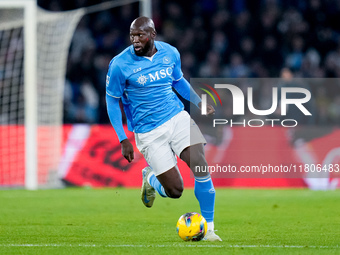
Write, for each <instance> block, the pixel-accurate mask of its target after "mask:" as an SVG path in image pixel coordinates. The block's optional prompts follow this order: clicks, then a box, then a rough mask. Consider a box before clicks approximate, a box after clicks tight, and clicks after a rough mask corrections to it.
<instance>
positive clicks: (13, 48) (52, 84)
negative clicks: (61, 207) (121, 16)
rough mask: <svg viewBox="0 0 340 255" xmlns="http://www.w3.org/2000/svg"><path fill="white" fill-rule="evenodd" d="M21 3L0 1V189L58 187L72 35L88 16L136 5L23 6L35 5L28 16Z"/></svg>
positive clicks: (119, 2)
mask: <svg viewBox="0 0 340 255" xmlns="http://www.w3.org/2000/svg"><path fill="white" fill-rule="evenodd" d="M144 1H145V0H143V2H144ZM20 2H22V3H23V4H22V6H20V4H19V3H20ZM24 2H25V1H20V0H10V1H2V2H1V1H0V188H1V187H5V188H9V187H26V188H28V189H36V188H38V187H39V188H40V187H41V188H43V187H46V188H52V187H53V188H54V187H60V186H61V183H60V180H59V178H58V167H59V164H60V162H59V161H60V155H61V141H62V117H63V116H62V113H63V93H64V84H65V72H66V64H67V57H68V52H69V47H70V43H71V39H72V36H73V33H74V30H75V28H76V26H77V24H78V22H79V20H80V19H81V18H82V16H83V15H84V14H86V13H88V12H89V11H90V12H95V11H100V10H103V8H112V7H115V6H119V5H122V4H127V3H131V2H136V1H112V2H110V3H111V5H110V3H105V5H103V4H102V5H101V6H92V7H90V8H81V9H77V10H72V11H66V12H49V11H46V10H43V9H41V8H39V7H37V6H36V3H35V1H34V0H32V1H26V2H31V3H32V2H34V9H32V8H31V13H29V11H28V8H30V7H27V5H26V4H25V3H24ZM15 4H17V5H15ZM142 6H143V5H142ZM31 7H32V6H31ZM144 11H145V5H144ZM144 14H145V12H144ZM149 14H150V13H149ZM32 28H33V30H29V29H32ZM30 31H33V33H31V32H30ZM35 31H36V33H35ZM27 60H29V61H27Z"/></svg>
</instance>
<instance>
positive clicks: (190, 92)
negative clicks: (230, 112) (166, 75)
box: [172, 47, 215, 115]
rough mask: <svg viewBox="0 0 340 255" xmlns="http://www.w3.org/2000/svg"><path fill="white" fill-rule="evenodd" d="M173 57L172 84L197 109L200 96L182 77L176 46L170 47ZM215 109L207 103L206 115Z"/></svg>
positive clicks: (199, 104) (212, 112) (199, 103)
mask: <svg viewBox="0 0 340 255" xmlns="http://www.w3.org/2000/svg"><path fill="white" fill-rule="evenodd" d="M172 50H173V57H174V62H175V66H174V70H173V73H172V77H173V79H174V81H173V83H172V86H173V87H174V89H175V90H176V91H177V92H178V94H180V95H181V96H182V97H183V98H184V99H186V100H188V101H189V102H192V103H193V104H195V105H196V106H197V107H198V108H199V109H201V98H200V97H199V96H198V95H197V93H196V92H195V90H194V89H193V88H192V87H191V85H190V83H189V82H188V81H187V80H186V79H185V78H184V77H183V72H182V69H181V57H180V54H179V52H178V50H177V49H176V48H174V47H173V48H172ZM214 113H215V109H214V107H213V106H212V105H210V104H207V115H210V114H214Z"/></svg>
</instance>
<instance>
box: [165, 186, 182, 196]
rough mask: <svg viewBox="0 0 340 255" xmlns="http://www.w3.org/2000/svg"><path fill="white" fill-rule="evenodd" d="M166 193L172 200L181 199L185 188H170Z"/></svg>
mask: <svg viewBox="0 0 340 255" xmlns="http://www.w3.org/2000/svg"><path fill="white" fill-rule="evenodd" d="M166 193H167V195H168V197H170V198H180V197H181V196H182V193H183V186H179V187H173V188H170V189H168V190H167V191H166Z"/></svg>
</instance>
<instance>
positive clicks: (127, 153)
mask: <svg viewBox="0 0 340 255" xmlns="http://www.w3.org/2000/svg"><path fill="white" fill-rule="evenodd" d="M111 77H112V78H111ZM124 88H125V78H124V76H123V74H122V72H121V70H120V68H119V67H118V65H116V64H115V63H114V61H113V62H111V63H110V67H109V71H108V74H107V77H106V107H107V113H108V115H109V119H110V122H111V124H112V126H113V128H114V130H115V131H116V134H117V136H118V139H119V142H120V144H121V147H122V154H123V156H124V157H125V158H126V159H127V160H128V161H129V162H132V160H133V159H134V151H133V146H132V144H131V143H130V141H129V140H128V139H127V136H126V134H125V131H124V128H123V121H122V113H121V110H120V107H119V101H120V97H121V96H122V95H123V93H124Z"/></svg>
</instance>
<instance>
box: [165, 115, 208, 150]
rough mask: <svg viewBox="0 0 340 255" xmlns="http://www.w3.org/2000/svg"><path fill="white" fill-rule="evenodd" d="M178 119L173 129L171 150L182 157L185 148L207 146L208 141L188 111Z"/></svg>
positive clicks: (178, 116)
mask: <svg viewBox="0 0 340 255" xmlns="http://www.w3.org/2000/svg"><path fill="white" fill-rule="evenodd" d="M176 117H177V118H176V120H175V122H174V125H173V127H172V129H173V132H172V135H171V148H172V150H173V151H174V152H175V153H176V155H177V156H178V157H180V155H181V153H182V151H183V150H184V149H185V148H187V147H189V146H192V145H195V144H205V143H206V140H205V138H204V137H203V135H202V133H201V131H200V129H199V128H198V126H197V125H196V123H195V121H194V120H193V119H191V117H190V115H189V114H188V113H187V112H186V111H182V112H180V113H179V114H178V115H177V116H176Z"/></svg>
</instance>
